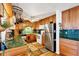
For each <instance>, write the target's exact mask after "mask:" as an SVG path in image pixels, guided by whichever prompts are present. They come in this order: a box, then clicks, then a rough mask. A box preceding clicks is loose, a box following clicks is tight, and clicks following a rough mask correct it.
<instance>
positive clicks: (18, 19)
mask: <svg viewBox="0 0 79 59" xmlns="http://www.w3.org/2000/svg"><path fill="white" fill-rule="evenodd" d="M13 12H14V15H15V18H16V23H17V24H18V23H22V22H23V19H22V17H21V15H22V13H23V9H22V8H20V7H18V6H13Z"/></svg>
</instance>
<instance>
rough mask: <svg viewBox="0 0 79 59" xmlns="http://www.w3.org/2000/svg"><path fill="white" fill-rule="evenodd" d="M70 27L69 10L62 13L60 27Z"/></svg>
mask: <svg viewBox="0 0 79 59" xmlns="http://www.w3.org/2000/svg"><path fill="white" fill-rule="evenodd" d="M69 28H70V19H69V10H66V11H64V12H63V13H62V29H69Z"/></svg>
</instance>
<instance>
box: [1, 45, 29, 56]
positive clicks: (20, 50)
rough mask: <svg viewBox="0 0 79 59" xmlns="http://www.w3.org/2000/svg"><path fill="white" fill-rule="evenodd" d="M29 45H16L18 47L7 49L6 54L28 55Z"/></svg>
mask: <svg viewBox="0 0 79 59" xmlns="http://www.w3.org/2000/svg"><path fill="white" fill-rule="evenodd" d="M27 50H28V48H27V45H25V46H21V47H16V48H11V49H7V50H5V52H4V56H24V55H28V54H27V52H28V51H27ZM0 53H1V55H2V54H3V53H2V51H0Z"/></svg>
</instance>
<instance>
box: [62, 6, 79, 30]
mask: <svg viewBox="0 0 79 59" xmlns="http://www.w3.org/2000/svg"><path fill="white" fill-rule="evenodd" d="M62 28H63V29H79V6H77V7H74V8H71V9H68V10H66V11H63V12H62Z"/></svg>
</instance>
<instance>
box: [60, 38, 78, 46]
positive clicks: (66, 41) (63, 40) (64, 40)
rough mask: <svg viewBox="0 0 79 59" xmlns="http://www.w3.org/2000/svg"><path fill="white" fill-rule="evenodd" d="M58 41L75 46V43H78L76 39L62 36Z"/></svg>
mask: <svg viewBox="0 0 79 59" xmlns="http://www.w3.org/2000/svg"><path fill="white" fill-rule="evenodd" d="M60 42H62V43H66V44H70V45H76V46H77V43H78V41H74V40H69V39H64V38H62V39H60Z"/></svg>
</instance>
